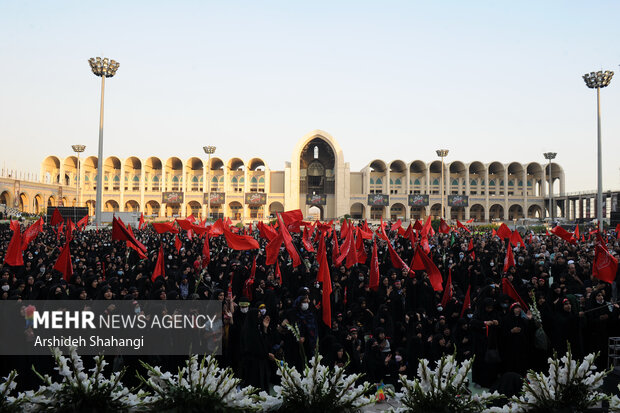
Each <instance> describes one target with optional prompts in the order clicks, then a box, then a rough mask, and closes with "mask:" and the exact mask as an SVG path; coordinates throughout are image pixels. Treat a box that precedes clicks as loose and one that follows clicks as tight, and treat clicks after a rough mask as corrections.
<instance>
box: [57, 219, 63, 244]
mask: <svg viewBox="0 0 620 413" xmlns="http://www.w3.org/2000/svg"><path fill="white" fill-rule="evenodd" d="M64 225H65V222H64V221H63V222H61V223H60V225H58V228H57V229H56V239H57V240H59V241H60V234H62V227H63V226H64Z"/></svg>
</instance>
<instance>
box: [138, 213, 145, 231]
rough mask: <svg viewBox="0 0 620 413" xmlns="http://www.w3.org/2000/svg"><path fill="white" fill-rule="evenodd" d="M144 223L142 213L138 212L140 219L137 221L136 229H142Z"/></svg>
mask: <svg viewBox="0 0 620 413" xmlns="http://www.w3.org/2000/svg"><path fill="white" fill-rule="evenodd" d="M143 225H144V213H142V212H140V221H138V229H142V226H143Z"/></svg>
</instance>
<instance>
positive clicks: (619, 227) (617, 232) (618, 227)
mask: <svg viewBox="0 0 620 413" xmlns="http://www.w3.org/2000/svg"><path fill="white" fill-rule="evenodd" d="M618 234H620V224H618V225H616V237H617V236H618Z"/></svg>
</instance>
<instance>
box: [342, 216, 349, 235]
mask: <svg viewBox="0 0 620 413" xmlns="http://www.w3.org/2000/svg"><path fill="white" fill-rule="evenodd" d="M348 236H349V221H348V220H346V219H345V220H344V221H342V225H341V226H340V239H345V238H347V237H348Z"/></svg>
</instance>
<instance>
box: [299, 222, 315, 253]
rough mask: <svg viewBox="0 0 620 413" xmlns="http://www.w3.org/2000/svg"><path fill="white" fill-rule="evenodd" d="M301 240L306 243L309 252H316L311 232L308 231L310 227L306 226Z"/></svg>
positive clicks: (305, 246)
mask: <svg viewBox="0 0 620 413" xmlns="http://www.w3.org/2000/svg"><path fill="white" fill-rule="evenodd" d="M301 242H302V243H303V244H304V248H305V249H306V251H308V252H314V246H313V245H312V243H311V242H310V234H309V233H308V227H304V232H303V236H302V238H301Z"/></svg>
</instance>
